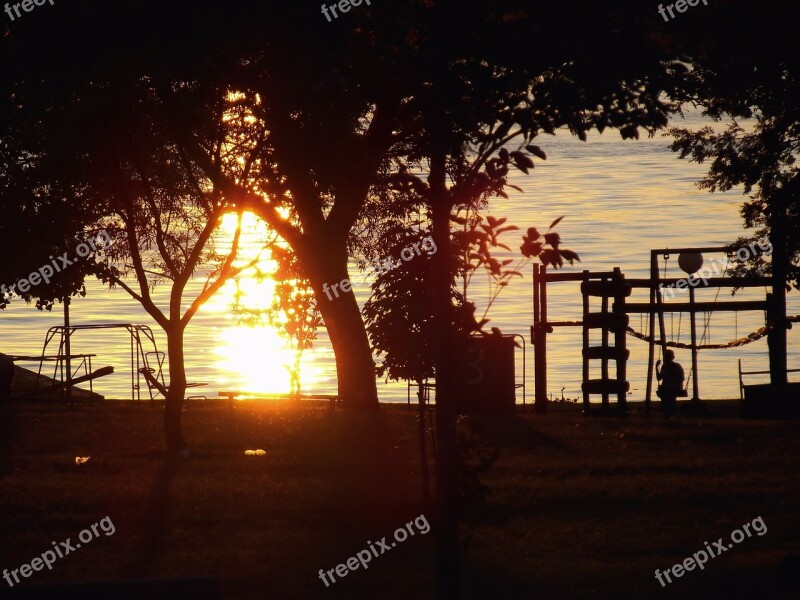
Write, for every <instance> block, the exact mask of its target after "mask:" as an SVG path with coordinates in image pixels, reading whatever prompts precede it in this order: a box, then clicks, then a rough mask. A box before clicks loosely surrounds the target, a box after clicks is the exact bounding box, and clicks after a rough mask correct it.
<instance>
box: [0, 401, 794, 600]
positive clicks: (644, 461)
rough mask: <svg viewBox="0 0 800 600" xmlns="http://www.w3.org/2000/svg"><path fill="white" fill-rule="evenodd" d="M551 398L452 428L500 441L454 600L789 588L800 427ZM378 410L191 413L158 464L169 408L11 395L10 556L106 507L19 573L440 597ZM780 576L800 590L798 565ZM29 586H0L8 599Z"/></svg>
mask: <svg viewBox="0 0 800 600" xmlns="http://www.w3.org/2000/svg"><path fill="white" fill-rule="evenodd" d="M559 408H560V407H555V408H554V410H553V411H552V414H551V415H549V416H548V417H546V418H536V417H534V416H532V415H522V416H520V417H518V418H516V419H495V420H487V419H483V420H481V421H475V420H473V421H472V422H471V423H470V422H469V421H465V422H464V423H462V427H463V428H464V432H465V433H466V434H468V438H469V440H470V443H471V444H472V445H473V446H474V447H475V449H476V451H475V456H478V457H480V456H483V457H486V456H489V455H490V454H492V453H493V451H494V450H495V449H496V450H497V452H498V456H497V459H496V461H495V462H494V463H493V465H492V466H491V468H490V469H489V470H488V472H487V473H486V474H485V475H484V476H483V477H482V481H483V483H484V484H486V486H488V489H489V494H488V495H487V496H486V499H485V503H484V505H483V506H481V504H480V503H477V504H475V505H474V506H473V508H472V509H471V510H469V511H468V512H467V514H466V515H465V517H464V525H463V528H462V537H463V539H464V547H465V555H464V561H463V582H464V584H463V590H464V593H463V597H465V598H660V597H664V598H670V597H671V598H701V597H702V598H740V597H747V596H753V597H754V596H756V595H758V596H761V597H781V591H780V590H781V588H780V587H779V582H780V581H781V575H780V574H779V565H780V564H781V563H782V561H783V564H784V565H789V564H790V563H791V557H790V558H789V559H787V555H791V554H795V555H797V554H800V478H798V473H800V423H798V422H775V421H761V422H746V421H742V420H740V419H738V418H735V417H733V416H729V415H724V414H722V415H721V414H719V413H717V414H713V415H712V416H711V417H709V418H704V419H699V418H698V419H690V418H682V419H676V420H675V421H673V422H669V423H662V422H661V420H660V419H659V418H657V417H656V418H651V419H650V420H649V421H648V420H645V419H644V418H643V417H641V416H640V415H638V414H636V412H634V414H633V416H632V417H630V418H628V419H625V420H619V419H584V418H583V417H582V416H580V414H579V413H578V412H577V411H575V410H573V409H572V407H566V408H562V409H560V410H559ZM383 414H384V416H383V418H382V419H381V422H380V423H377V424H376V423H371V422H364V421H361V420H360V419H358V418H354V417H352V416H350V415H347V414H343V413H336V414H334V415H331V414H329V413H328V411H327V407H326V406H324V405H323V404H314V403H304V404H302V405H300V406H297V405H295V406H292V405H290V404H285V403H284V404H269V405H267V404H250V405H247V406H243V405H238V406H236V407H235V408H233V409H231V408H228V407H227V406H226V405H223V404H211V403H209V405H207V406H205V407H202V406H195V407H192V408H191V409H189V410H187V411H186V412H185V413H184V422H185V427H186V433H187V437H188V439H189V440H190V443H191V444H192V449H193V454H192V457H191V458H190V459H189V460H182V461H181V462H179V463H170V462H166V461H165V460H164V459H163V457H162V455H161V454H160V451H159V448H160V447H161V443H162V436H161V413H160V410H158V409H153V408H151V407H149V406H147V405H143V406H132V405H129V404H124V403H119V402H103V403H98V404H97V405H96V406H94V407H89V406H87V407H83V408H79V409H75V410H67V409H64V408H62V407H60V406H52V405H49V406H48V405H41V404H40V405H30V404H28V405H23V406H20V405H17V406H14V407H13V408H12V409H11V410H9V409H8V408H4V409H3V412H2V413H0V416H2V419H3V430H2V432H0V433H2V434H3V435H4V436H5V438H4V440H3V443H4V444H8V443H11V447H12V453H11V458H10V463H9V462H8V461H6V462H5V464H4V465H2V466H3V468H4V469H5V471H4V474H3V477H2V479H0V515H1V516H0V539H2V546H1V547H0V569H8V570H9V571H10V570H13V569H19V568H20V566H21V565H23V564H25V563H31V561H32V560H33V559H34V558H36V557H39V556H41V555H42V553H43V552H45V551H47V550H49V549H52V547H53V545H52V542H53V541H55V542H59V541H64V540H66V539H67V538H71V540H72V544H75V542H76V540H77V538H78V535H79V532H81V530H83V529H87V528H89V527H90V526H91V525H92V524H95V523H98V522H100V521H101V520H102V519H103V518H104V517H109V519H110V521H112V522H113V526H114V531H113V533H112V534H107V533H106V532H105V530H102V529H101V530H100V531H99V534H98V536H96V537H94V538H93V539H92V540H91V542H89V543H86V544H85V546H84V547H81V548H79V549H75V550H74V551H72V552H70V554H69V555H67V556H64V557H63V558H60V559H58V560H56V561H55V562H54V563H53V565H52V570H48V569H46V568H43V569H42V570H41V571H36V572H33V573H32V574H31V575H30V577H28V578H27V579H22V578H21V579H22V581H23V584H24V586H31V585H47V584H52V583H64V582H98V581H110V580H143V579H195V580H196V579H201V578H208V580H206V581H200V582H196V584H199V585H201V586H213V585H214V583H213V582H214V581H218V584H219V586H220V590H221V597H224V598H237V599H238V598H243V599H248V598H431V597H432V596H433V593H432V590H433V589H434V571H433V567H434V564H435V562H434V549H435V533H436V522H435V518H434V516H435V515H434V511H433V510H432V509H431V508H430V507H429V506H428V505H426V503H425V502H424V501H423V499H422V488H421V483H420V463H419V446H418V440H417V438H416V432H417V426H416V415H415V413H414V412H406V410H405V408H404V407H401V406H385V407H384V411H383ZM14 431H18V432H19V433H18V435H16V439H13V438H14V436H9V432H14ZM482 442H483V444H482ZM248 449H263V450H265V451H266V455H264V456H245V450H248ZM77 456H89V457H91V458H90V460H89V461H88V462H86V463H85V464H82V465H76V464H75V457H77ZM478 462H479V461H478ZM420 515H424V516H425V519H426V520H427V521H429V523H430V526H431V530H430V532H429V533H427V534H423V533H420V531H419V530H416V534H415V535H413V536H409V537H408V539H407V540H405V541H404V542H402V543H399V544H397V546H396V547H393V548H392V549H391V550H390V551H388V552H386V554H384V555H380V556H378V557H377V558H375V557H373V558H372V559H371V562H370V563H369V565H368V569H366V570H364V569H363V568H358V569H356V570H354V571H352V572H349V573H348V574H347V575H346V576H345V577H343V578H341V577H337V578H336V579H337V581H336V583H333V584H332V585H330V587H326V586H325V584H324V583H323V582H322V581H321V580H320V578H319V570H320V569H324V570H326V571H327V570H330V569H335V568H336V566H337V565H339V564H342V563H345V562H346V561H347V559H348V558H349V557H352V556H356V554H357V553H358V552H359V551H361V550H364V549H365V548H367V542H368V541H370V542H372V543H373V545H374V544H375V542H376V541H377V540H380V539H381V538H383V537H384V536H386V538H387V542H389V541H391V540H392V539H394V538H393V532H394V531H395V530H396V529H397V528H398V527H403V526H404V525H405V524H406V523H408V522H409V521H412V520H413V519H415V518H417V517H419V516H420ZM758 517H761V522H763V523H764V525H765V527H766V532H765V533H763V534H761V535H759V532H758V531H756V530H755V529H756V526H752V525H751V527H750V534H751V535H750V537H745V538H744V539H743V540H742V541H741V542H740V543H738V544H733V547H732V548H730V549H728V550H726V551H725V552H724V553H722V554H721V555H720V556H718V557H716V558H711V559H710V560H708V562H707V564H706V565H704V569H703V570H699V569H697V568H694V569H693V570H692V571H689V572H686V573H684V574H683V575H682V577H680V578H676V577H674V576H673V577H672V583H669V584H667V585H666V587H664V588H662V586H661V585H660V584H659V583H658V581H657V580H656V578H655V570H656V569H660V571H662V572H663V571H665V570H669V569H671V568H672V566H673V565H674V564H676V563H679V562H683V561H684V560H685V559H686V558H688V557H691V556H692V555H693V554H694V553H696V552H698V551H699V550H703V549H705V547H706V546H705V542H708V543H709V545H710V546H711V547H713V546H714V542H715V541H717V540H718V538H723V542H724V544H725V545H728V544H730V543H731V537H730V536H731V532H733V531H734V530H736V529H739V528H741V527H742V526H743V525H744V524H746V523H747V524H752V522H753V521H754V520H755V519H757V518H758ZM106 523H107V522H106ZM757 528H759V530H760V525H757ZM378 552H380V550H379V551H378ZM34 566H35V565H34ZM795 567H796V565H795ZM783 577H784V579H785V580H786V581H784V585H785V586H792V585H797V581H798V579H800V569H798V568H795V569H794V570H793V571H792V569H791V567H790V568H789V570H788V573H785V574H784V575H783ZM209 580H210V581H209ZM12 581H13V579H12ZM186 585H188V584H186ZM20 587H22V586H17V587H15V589H13V590H12V589H11V588H9V586H8V584H7V583H6V581H5V580H0V596H2V597H6V596H7V597H10V598H13V597H15V596H16V595H17V594H16V593H15V592H16V591H17V590H18V589H19V588H20ZM796 593H797V592H796V591H795V592H787V593H786V594H785V595H784V597H787V598H790V597H792V598H793V597H796V596H795V595H794V594H796ZM42 594H43V597H56V596H58V597H65V596H64V594H63V593H55V592H52V591H48V592H42ZM108 597H113V596H108ZM143 597H146V598H149V599H150V600H155V599H156V598H158V597H169V598H173V599H175V598H182V597H187V598H188V597H191V598H197V597H199V596H197V595H196V594H195V593H194V592H188V591H187V593H186V594H184V595H181V594H180V593H176V592H175V591H174V590H173V591H170V592H165V593H164V595H163V596H159V594H158V593H157V592H152V591H148V592H147V593H146V594H145V595H144V596H143ZM797 597H800V596H797Z"/></svg>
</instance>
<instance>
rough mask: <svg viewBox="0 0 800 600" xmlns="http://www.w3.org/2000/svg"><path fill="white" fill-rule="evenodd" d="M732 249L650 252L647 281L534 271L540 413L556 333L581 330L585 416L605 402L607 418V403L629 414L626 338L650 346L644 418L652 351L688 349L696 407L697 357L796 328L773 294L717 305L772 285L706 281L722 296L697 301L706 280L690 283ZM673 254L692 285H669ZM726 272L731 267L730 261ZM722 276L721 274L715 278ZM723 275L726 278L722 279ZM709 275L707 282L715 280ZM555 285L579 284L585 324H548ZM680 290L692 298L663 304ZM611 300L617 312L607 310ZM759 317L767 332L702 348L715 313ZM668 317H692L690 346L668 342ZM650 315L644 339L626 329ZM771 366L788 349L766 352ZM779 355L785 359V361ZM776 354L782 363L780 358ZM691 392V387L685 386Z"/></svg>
mask: <svg viewBox="0 0 800 600" xmlns="http://www.w3.org/2000/svg"><path fill="white" fill-rule="evenodd" d="M734 251H735V249H733V248H731V247H729V246H722V247H703V248H678V249H672V250H670V249H656V250H651V251H650V277H649V278H648V279H633V278H632V279H626V278H625V277H624V275H623V274H622V273H621V272H620V269H619V268H615V269H614V270H613V271H610V272H594V273H593V272H590V271H583V272H580V273H548V272H547V268H546V267H545V266H543V265H534V266H533V325H532V326H531V342H532V344H533V347H534V377H535V384H534V388H535V401H534V407H535V409H536V412H537V413H539V414H542V413H544V412H546V407H547V334H549V333H553V330H554V329H553V328H554V327H582V328H583V383H582V386H581V387H582V390H583V405H584V412H588V411H589V408H590V395H591V394H600V395H602V397H603V403H602V405H603V409H604V411H608V410H609V408H610V407H609V403H608V397H609V395H610V394H616V395H617V407H618V409H619V410H620V412H625V409H626V406H625V404H626V403H625V394H626V393H627V391H628V389H629V385H628V382H627V381H626V380H625V377H626V369H625V363H626V361H627V359H628V357H629V352H628V351H627V348H626V345H625V335H626V334H627V335H631V336H633V337H636V338H638V339H641V340H644V341H647V342H648V345H649V348H648V350H649V352H648V372H647V391H646V394H645V412H646V413H649V411H650V403H651V396H652V392H653V372H654V366H655V348H656V345H658V346H660V348H661V350H662V352H663V351H664V350H666V349H667V347H678V348H687V349H689V350H691V353H692V368H691V380H692V400H695V401H698V400H699V399H700V389H699V377H698V352H699V350H701V349H704V348H735V347H738V346H742V345H744V344H748V343H752V342H754V341H757V340H759V339H762V338H764V337H765V336H767V335H768V334H769V332H770V331H771V330H772V329H774V328H775V327H788V326H789V324H790V323H791V322H794V321H797V320H798V317H787V316H786V314H785V312H783V313H780V314H779V313H778V311H776V310H775V309H774V307H773V302H772V300H771V294H767V295H766V299H765V300H726V301H719V300H718V296H719V291H720V290H721V289H722V288H726V287H727V288H747V287H767V286H770V285H771V284H772V279H771V278H770V277H743V278H735V279H734V278H729V277H711V276H708V277H706V276H705V275H704V277H703V279H702V285H703V287H704V288H712V289H716V290H717V297H715V299H714V301H713V302H698V301H697V300H696V298H695V287H696V286H697V285H698V284H699V282H700V281H701V279H699V278H697V277H696V275H695V277H692V275H693V274H696V273H697V272H698V271H699V270H700V268H701V267H702V264H703V256H702V255H703V253H708V254H711V253H722V254H724V255H725V256H726V257H728V256H730V254H732V253H733V252H734ZM671 254H678V255H679V261H678V262H679V264H680V265H681V267H682V268H683V269H684V272H686V273H687V274H688V275H689V277H688V278H687V277H680V278H676V277H673V278H670V277H667V272H666V271H667V267H666V263H667V262H668V261H669V259H670V255H671ZM660 256H663V257H664V260H665V269H664V270H665V272H664V276H663V277H662V275H661V273H660V272H659V266H658V258H659V257H660ZM726 266H727V260H726ZM718 272H719V271H718ZM724 272H725V268H723V269H722V272H721V274H723V275H724ZM711 274H712V273H711V271H710V270H709V275H711ZM554 282H581V294H582V296H583V318H582V320H580V321H552V320H550V319H549V318H548V311H547V284H548V283H554ZM665 286H667V289H669V287H670V286H676V287H678V288H679V289H680V288H686V289H688V291H689V300H688V302H670V303H665V302H664V299H663V295H662V294H663V292H664V289H663V288H664V287H665ZM634 289H648V290H649V292H650V299H649V302H634V303H631V302H626V298H627V297H628V296H629V295H630V293H631V290H634ZM592 297H599V298H601V303H602V304H601V311H600V312H599V313H592V312H590V298H592ZM612 298H613V304H612V305H611V306H610V308H611V310H610V312H609V302H610V301H611V299H612ZM752 310H759V311H764V312H765V321H766V323H765V326H764V327H761V328H759V329H758V330H757V331H755V332H753V333H751V334H750V335H749V336H747V337H745V338H739V339H736V340H733V341H731V342H728V343H725V344H704V343H703V342H704V340H705V337H706V334H707V333H708V328H709V325H710V317H709V318H708V319H706V321H705V326H704V333H703V339H701V341H700V342H698V331H697V314H698V313H713V312H715V311H720V312H722V311H733V312H739V311H752ZM665 313H680V314H682V313H688V314H689V322H690V330H691V331H690V335H691V342H690V343H689V344H686V343H681V342H676V341H672V340H668V339H667V335H666V327H665V323H664V315H665ZM631 314H640V315H643V314H646V315H648V317H649V319H648V320H649V332H650V333H649V334H645V333H642V332H639V331H636V330H634V329H632V328H631V327H630V326H629V315H631ZM656 318H658V333H659V335H658V336H656V335H655V333H654V332H655V327H656ZM592 329H600V330H601V336H602V343H601V345H600V346H591V345H590V343H589V340H590V335H589V332H590V330H592ZM611 334H613V335H614V346H610V345H609V336H610V335H611ZM769 351H770V357H771V361H772V360H773V359H775V360H776V361H777V362H779V363H780V362H781V361H782V363H783V364H785V362H786V356H785V348H778V347H773V345H770V348H769ZM780 353H782V355H780ZM776 354H777V356H776ZM591 360H601V361H602V363H601V378H600V379H591V378H590V375H589V373H590V367H589V364H590V363H589V361H591ZM611 360H614V361H616V366H617V372H616V376H615V377H614V378H611V377H609V372H608V364H609V361H611ZM687 385H688V381H687Z"/></svg>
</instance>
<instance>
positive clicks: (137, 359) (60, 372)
mask: <svg viewBox="0 0 800 600" xmlns="http://www.w3.org/2000/svg"><path fill="white" fill-rule="evenodd" d="M104 329H109V330H119V329H124V330H125V331H127V332H128V335H129V336H130V348H131V350H130V368H131V400H136V401H137V402H141V399H142V397H141V390H142V385H141V380H142V379H145V389H147V391H148V394H149V397H150V400H154V397H155V395H157V393H158V387H157V386H151V385H149V384H148V383H149V382H148V380H147V379H146V378H144V375H143V374H142V373H141V372H140V370H141V369H148V370H149V372H150V373H152V374H153V375H152V377H153V379H154V380H156V381H158V382H159V384H160V385H161V386H164V374H163V371H162V367H163V365H164V353H163V352H159V350H158V347H157V345H156V338H155V336H154V335H153V331H152V330H151V329H150V327H148V326H147V325H136V324H133V323H99V324H95V325H68V326H65V325H58V326H56V327H51V328H50V329H48V330H47V334H46V335H45V339H44V346H43V347H42V355H41V357H38V360H39V370H38V373H37V375H41V373H42V367H43V366H44V363H45V362H50V361H52V362H55V367H54V369H53V379H56V380H58V381H60V382H63V385H64V386H65V388H64V389H66V391H67V394H68V396H67V400H68V401H69V391H70V389H71V386H72V385H74V384H75V383H76V382H77V380H76V379H74V377H75V374H76V373H77V372H78V371H77V370H76V371H74V372H73V370H72V366H71V365H72V359H74V358H81V363H80V365H79V366H78V369H81V368H83V369H84V371H87V373H88V372H91V369H92V363H91V360H92V357H94V356H96V355H95V354H77V355H75V354H71V353H70V348H71V340H72V335H73V334H74V333H75V332H77V331H87V330H104ZM56 339H57V340H58V352H57V353H56V355H54V356H48V355H47V349H48V347H49V346H50V344H51V343H53V342H54V340H56ZM145 344H149V345H150V346H151V347H152V350H151V351H145ZM104 374H108V372H105V373H104ZM85 381H89V382H90V384H89V385H90V386H91V381H92V379H87V380H85ZM90 390H91V387H90Z"/></svg>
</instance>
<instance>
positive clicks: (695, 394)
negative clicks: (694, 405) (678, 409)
mask: <svg viewBox="0 0 800 600" xmlns="http://www.w3.org/2000/svg"><path fill="white" fill-rule="evenodd" d="M689 304H690V306H691V308H689V322H690V323H691V327H692V400H699V399H700V389H699V388H700V384H699V382H698V379H697V319H696V315H695V309H694V287H693V286H689Z"/></svg>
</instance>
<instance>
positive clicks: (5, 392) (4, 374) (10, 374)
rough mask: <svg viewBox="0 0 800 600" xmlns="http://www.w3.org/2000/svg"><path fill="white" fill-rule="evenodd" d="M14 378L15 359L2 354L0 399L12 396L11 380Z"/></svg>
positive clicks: (0, 362)
mask: <svg viewBox="0 0 800 600" xmlns="http://www.w3.org/2000/svg"><path fill="white" fill-rule="evenodd" d="M13 379H14V361H13V360H11V359H10V358H8V357H7V356H6V355H5V354H0V401H2V400H8V399H9V398H11V381H12V380H13Z"/></svg>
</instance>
